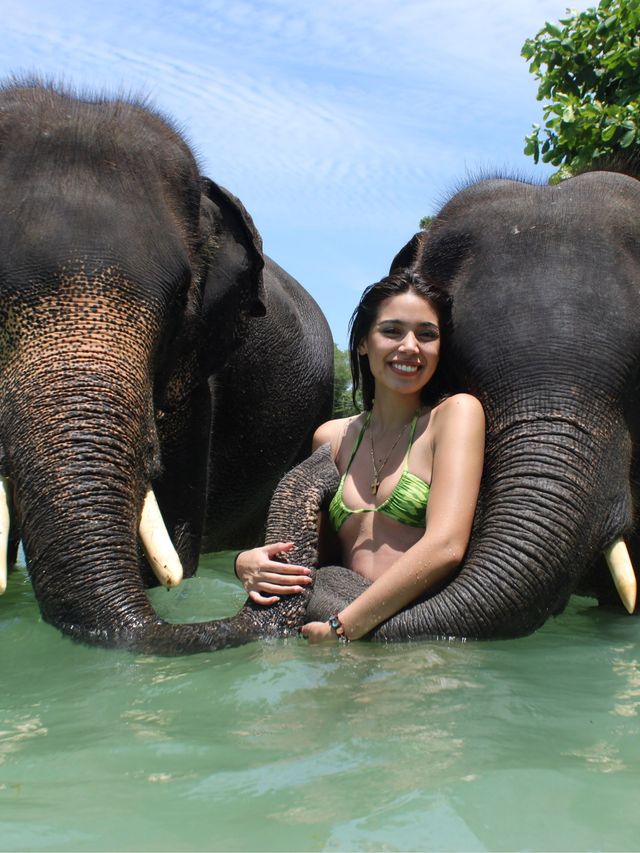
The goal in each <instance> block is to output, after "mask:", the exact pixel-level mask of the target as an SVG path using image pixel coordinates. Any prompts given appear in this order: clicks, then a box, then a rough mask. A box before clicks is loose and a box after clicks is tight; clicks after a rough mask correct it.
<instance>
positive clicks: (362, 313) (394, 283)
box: [349, 269, 451, 411]
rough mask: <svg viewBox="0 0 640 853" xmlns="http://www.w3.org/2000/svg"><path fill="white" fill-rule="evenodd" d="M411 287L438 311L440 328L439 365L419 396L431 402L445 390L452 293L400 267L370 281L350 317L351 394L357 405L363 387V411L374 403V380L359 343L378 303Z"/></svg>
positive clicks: (375, 315) (434, 401)
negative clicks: (374, 280)
mask: <svg viewBox="0 0 640 853" xmlns="http://www.w3.org/2000/svg"><path fill="white" fill-rule="evenodd" d="M409 291H412V292H413V293H415V294H416V295H417V296H421V297H422V298H423V299H425V300H426V301H427V302H428V303H429V305H431V307H432V308H433V309H434V311H435V312H436V314H437V315H438V324H439V328H440V358H439V360H438V367H437V369H436V372H435V373H434V375H433V376H432V378H431V379H430V381H429V382H428V383H427V384H426V385H425V386H424V388H423V389H422V391H421V392H420V399H421V400H422V403H423V404H424V405H425V406H433V405H435V403H437V402H438V401H439V400H440V399H441V398H442V397H443V396H445V394H446V392H447V369H446V358H443V356H446V350H447V338H448V332H449V328H450V325H451V297H450V296H449V295H448V294H447V293H445V292H444V291H443V290H442V289H441V288H439V287H436V286H435V285H434V284H431V283H430V282H427V281H425V280H424V279H423V278H422V276H421V275H420V274H419V273H418V272H415V271H413V270H408V269H403V270H401V271H400V272H397V273H393V274H392V275H388V276H386V277H385V278H383V279H381V280H380V281H377V282H376V283H375V284H371V285H370V286H369V287H367V289H366V290H365V291H364V293H363V294H362V296H361V298H360V302H359V303H358V305H357V307H356V310H355V311H354V312H353V314H352V315H351V319H350V320H349V362H350V365H351V379H352V386H351V394H352V397H353V404H354V406H355V407H356V409H358V408H359V406H358V403H357V394H358V390H359V389H360V388H361V389H362V403H363V405H364V408H365V411H370V410H371V408H372V407H373V396H374V390H375V380H374V378H373V374H372V373H371V368H370V367H369V359H368V357H367V356H366V355H360V354H359V353H358V347H359V345H360V344H361V343H362V341H363V340H364V338H366V337H367V335H368V334H369V331H370V330H371V327H372V326H373V324H374V323H375V321H376V319H377V317H378V311H379V310H380V304H381V303H382V302H384V300H385V299H389V297H391V296H397V295H398V294H399V293H407V292H409Z"/></svg>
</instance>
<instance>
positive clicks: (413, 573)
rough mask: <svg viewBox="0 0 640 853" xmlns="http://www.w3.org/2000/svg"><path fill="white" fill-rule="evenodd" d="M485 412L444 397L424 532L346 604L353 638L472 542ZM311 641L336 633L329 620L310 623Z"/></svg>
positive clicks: (439, 574) (343, 617)
mask: <svg viewBox="0 0 640 853" xmlns="http://www.w3.org/2000/svg"><path fill="white" fill-rule="evenodd" d="M484 435H485V421H484V412H483V410H482V406H481V404H480V402H479V401H478V400H477V399H476V398H475V397H471V396H470V395H468V394H457V395H455V396H454V397H450V398H449V399H448V400H445V401H444V402H443V403H442V404H441V405H440V406H439V407H438V409H437V410H436V411H434V424H433V473H432V478H431V491H430V493H429V503H428V505H427V527H426V530H425V533H424V536H422V538H421V539H420V540H419V541H418V542H416V543H415V545H412V546H411V548H409V549H408V550H407V551H406V552H405V553H404V554H402V555H401V556H400V557H398V559H397V560H396V561H395V562H394V563H393V565H392V566H390V567H389V569H388V570H387V571H386V572H385V573H384V574H383V575H381V576H380V577H379V578H377V579H376V580H375V581H374V582H373V583H372V584H371V586H370V587H369V588H368V589H367V590H366V591H365V592H363V593H362V595H360V596H358V598H356V599H355V601H353V602H352V603H351V604H349V605H348V606H347V607H345V608H344V610H342V611H341V612H340V613H339V614H338V617H339V619H340V621H341V623H342V625H343V626H344V630H345V634H346V635H347V637H348V638H349V639H352V640H355V639H358V638H359V637H362V636H364V635H365V634H367V633H368V632H369V631H371V630H372V629H373V628H375V626H376V625H378V624H379V623H380V622H383V621H384V620H385V619H388V618H389V617H390V616H393V615H394V614H395V613H397V612H398V611H399V610H402V608H403V607H405V606H406V605H407V604H409V603H410V602H412V601H414V600H415V599H416V598H418V597H419V596H420V595H422V594H423V593H424V592H425V591H426V590H428V589H430V588H431V587H433V586H435V585H436V584H439V583H440V582H442V581H443V580H445V579H446V578H447V577H448V576H449V575H450V574H451V573H452V572H453V571H454V569H455V568H456V567H457V566H458V565H459V564H460V562H461V561H462V558H463V557H464V553H465V551H466V549H467V545H468V544H469V537H470V535H471V525H472V524H473V516H474V513H475V507H476V503H477V500H478V492H479V489H480V479H481V476H482V465H483V459H484ZM302 634H303V635H304V636H305V637H307V638H308V639H309V640H311V642H322V641H323V640H325V639H328V638H330V637H333V638H334V639H335V634H334V633H333V632H332V630H331V628H330V627H329V625H328V623H326V622H310V623H308V624H307V625H305V626H304V627H303V628H302Z"/></svg>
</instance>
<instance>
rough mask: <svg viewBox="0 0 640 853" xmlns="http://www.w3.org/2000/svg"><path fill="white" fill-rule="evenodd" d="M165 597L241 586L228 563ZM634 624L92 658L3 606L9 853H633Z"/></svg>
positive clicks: (207, 595) (13, 585)
mask: <svg viewBox="0 0 640 853" xmlns="http://www.w3.org/2000/svg"><path fill="white" fill-rule="evenodd" d="M152 598H153V601H154V603H155V605H156V606H157V608H158V609H159V610H160V612H161V613H162V614H163V615H164V616H165V617H166V618H168V619H170V620H175V621H178V620H179V621H183V620H184V621H187V620H197V619H203V618H209V617H217V616H222V615H227V614H229V613H231V612H233V611H235V609H236V608H237V607H238V606H239V605H240V604H241V603H242V601H243V600H244V596H243V594H242V592H241V590H240V588H239V586H238V585H237V583H236V582H235V580H233V578H232V577H231V572H230V566H229V560H228V556H226V555H212V556H209V557H207V558H205V560H204V563H203V566H202V569H201V573H200V576H199V577H198V578H196V579H193V580H191V581H187V582H185V583H184V585H183V586H182V587H180V588H178V589H176V590H174V591H172V592H165V591H164V590H156V591H154V592H153V594H152ZM639 637H640V622H639V621H638V619H637V618H632V617H626V618H625V617H623V616H614V615H612V614H610V613H606V612H600V611H598V610H597V609H596V608H595V607H593V606H592V603H591V602H590V601H588V600H586V599H578V598H576V599H573V600H572V602H571V605H570V607H569V608H568V610H567V612H566V613H565V614H563V616H562V617H561V618H559V619H557V620H554V621H551V622H550V623H549V624H548V625H547V626H546V627H545V628H544V629H543V630H541V631H539V632H538V633H537V634H535V635H534V636H532V637H529V638H525V639H522V640H516V641H508V642H496V643H482V644H479V643H466V644H455V645H448V644H436V643H422V644H414V645H397V646H388V647H385V646H373V645H367V644H364V643H360V644H357V643H354V644H352V645H350V646H347V647H337V646H336V647H334V646H331V647H313V648H310V647H308V646H307V645H306V643H305V642H304V641H302V640H298V639H295V640H293V639H291V640H282V641H277V642H270V643H264V644H252V645H249V646H245V647H244V648H239V649H230V650H228V651H222V652H217V653H214V654H211V655H197V656H194V657H187V658H171V659H166V658H155V657H142V656H137V655H132V654H128V653H118V652H110V651H102V650H96V649H90V648H86V647H84V646H81V645H78V644H75V643H72V642H71V641H69V640H67V639H64V638H63V637H61V636H60V635H59V634H58V632H57V631H55V630H54V629H52V628H50V627H48V626H47V625H45V624H43V623H42V622H41V621H40V619H39V615H38V610H37V606H36V604H35V601H34V598H33V594H32V592H31V588H30V585H29V582H28V580H27V578H26V576H25V574H24V572H19V573H17V574H14V575H12V576H11V577H10V578H9V588H8V591H7V593H6V595H5V596H4V597H3V598H2V599H0V654H1V655H2V664H1V672H2V689H1V693H0V850H3V851H6V850H65V851H78V850H80V851H88V850H92V851H101V850H114V851H121V850H136V851H137V850H159V851H160V850H173V851H183V850H184V851H187V850H240V851H253V850H262V851H271V850H276V851H277V850H281V851H289V850H309V851H312V850H313V851H315V850H329V851H333V850H354V851H355V850H358V851H360V850H425V851H431V850H440V851H446V850H467V851H476V850H478V851H481V850H491V851H499V850H514V851H516V850H517V851H521V850H522V851H525V850H558V851H560V850H638V849H640V807H639V803H640V796H639V795H640V790H639V788H640V786H639V782H640V715H639V711H640V647H639V644H638V638H639Z"/></svg>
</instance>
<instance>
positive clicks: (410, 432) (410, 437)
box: [404, 412, 419, 471]
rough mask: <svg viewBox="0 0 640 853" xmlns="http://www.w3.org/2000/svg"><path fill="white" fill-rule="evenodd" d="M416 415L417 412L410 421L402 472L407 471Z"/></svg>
mask: <svg viewBox="0 0 640 853" xmlns="http://www.w3.org/2000/svg"><path fill="white" fill-rule="evenodd" d="M418 415H419V412H416V413H415V415H414V416H413V420H412V421H411V428H410V429H409V444H408V445H407V452H406V453H405V455H404V470H405V471H408V470H409V454H410V453H411V448H412V446H413V437H414V435H415V434H416V426H417V425H418Z"/></svg>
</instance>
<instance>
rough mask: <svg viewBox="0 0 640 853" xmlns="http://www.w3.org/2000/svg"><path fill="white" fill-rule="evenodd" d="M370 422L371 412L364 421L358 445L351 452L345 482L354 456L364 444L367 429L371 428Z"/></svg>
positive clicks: (345, 472) (344, 475)
mask: <svg viewBox="0 0 640 853" xmlns="http://www.w3.org/2000/svg"><path fill="white" fill-rule="evenodd" d="M370 420H371V412H367V417H366V418H365V419H364V423H363V425H362V429H361V430H360V434H359V435H358V438H357V439H356V443H355V444H354V446H353V450H352V451H351V456H350V457H349V464H348V465H347V467H346V468H345V469H344V474H343V475H342V479H343V480H344V478H345V477H346V476H347V471H348V470H349V468H351V463H352V462H353V459H354V456H355V455H356V453H357V452H358V448H359V447H360V445H361V444H362V438H363V436H364V434H365V432H366V429H367V427H368V426H369V421H370Z"/></svg>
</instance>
